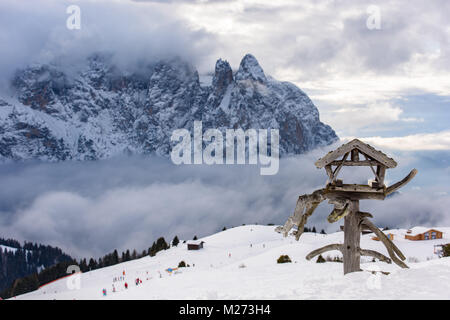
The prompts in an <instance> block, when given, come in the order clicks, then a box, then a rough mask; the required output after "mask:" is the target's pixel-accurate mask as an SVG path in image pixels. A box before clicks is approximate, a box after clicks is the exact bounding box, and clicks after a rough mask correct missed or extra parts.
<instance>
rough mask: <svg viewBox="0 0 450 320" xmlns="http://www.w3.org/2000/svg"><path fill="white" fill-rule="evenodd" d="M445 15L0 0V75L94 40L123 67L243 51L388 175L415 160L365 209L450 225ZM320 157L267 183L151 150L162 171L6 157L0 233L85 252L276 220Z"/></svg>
mask: <svg viewBox="0 0 450 320" xmlns="http://www.w3.org/2000/svg"><path fill="white" fill-rule="evenodd" d="M71 5H77V6H78V7H79V8H80V12H81V24H80V27H81V29H79V30H69V29H68V28H67V26H66V22H67V19H68V17H69V16H70V14H68V13H67V12H66V10H67V8H68V7H69V6H71ZM448 12H450V3H449V2H448V1H446V0H441V1H439V0H435V1H431V2H424V1H409V2H404V1H358V0H355V1H325V0H324V1H312V0H311V1H297V0H277V1H265V0H236V1H233V0H230V1H225V0H210V1H207V0H197V1H189V0H172V1H163V0H159V1H158V0H154V1H146V0H135V1H132V0H115V1H111V0H108V1H106V0H92V1H87V0H79V1H76V0H73V1H63V0H39V1H35V0H24V1H13V0H6V1H1V2H0V43H2V45H1V46H0V70H1V72H0V84H1V85H2V86H3V87H5V84H6V83H7V81H8V79H9V77H10V76H11V74H12V73H13V72H14V71H15V70H16V69H17V68H19V67H23V66H26V65H29V64H31V63H35V62H50V61H60V62H61V63H66V64H67V65H72V64H73V65H74V64H76V63H77V61H78V60H81V59H82V58H83V57H84V56H85V55H87V54H90V53H92V52H94V51H111V52H114V55H115V56H114V57H115V59H116V63H117V64H118V65H120V66H123V67H129V68H132V67H133V64H134V63H135V62H136V61H140V60H149V59H150V60H152V59H158V58H161V57H166V56H167V55H179V56H182V57H183V58H185V59H187V60H189V61H191V62H192V64H194V65H195V66H196V67H197V68H198V70H199V72H200V73H201V74H207V73H209V72H211V71H212V70H213V68H214V64H215V61H216V60H217V59H218V58H223V59H227V60H228V61H229V62H230V64H231V65H232V67H233V68H234V69H237V67H238V65H239V62H240V59H241V58H242V57H243V56H244V54H246V53H252V54H253V55H255V56H256V58H257V59H258V60H259V62H260V64H261V66H262V67H263V68H264V70H265V72H266V74H270V75H272V76H273V77H274V78H276V79H278V80H285V81H291V82H293V83H295V84H296V85H298V86H299V87H300V88H301V89H303V90H304V91H305V92H306V93H307V94H308V95H309V96H310V97H311V99H312V100H313V102H314V103H315V105H316V106H317V107H318V109H319V112H320V114H321V119H322V121H324V122H325V123H327V124H330V125H331V126H332V127H333V128H334V129H335V130H336V132H337V134H338V135H339V136H340V137H341V138H342V139H348V138H351V137H359V138H364V139H365V141H367V142H369V143H372V144H374V145H376V146H378V147H380V148H383V150H385V151H386V152H388V153H390V154H391V155H393V156H395V158H396V160H398V162H399V164H400V165H399V168H398V169H396V171H397V173H393V176H392V180H391V181H394V180H395V178H397V179H400V178H402V175H405V174H407V173H408V172H409V170H410V169H411V168H412V167H417V168H418V169H419V175H418V176H417V178H416V180H415V181H416V183H415V185H413V186H411V187H408V189H407V190H408V192H411V195H406V193H405V194H403V195H400V196H397V197H393V198H392V199H390V201H385V202H380V203H377V204H374V203H368V204H367V206H368V207H370V208H372V207H373V208H374V210H379V211H380V215H379V218H377V219H379V223H381V224H386V225H387V224H391V225H393V226H394V225H401V226H404V227H407V226H408V225H412V224H423V225H433V224H440V223H447V225H450V221H449V219H448V217H449V212H448V209H447V208H448V206H449V204H450V196H449V195H448V192H450V190H449V187H448V186H447V185H448V181H449V178H450V164H449V155H450V127H449V123H450V75H449V70H450V55H449V54H450V40H449V39H450V20H449V19H448ZM375 22H376V23H375ZM374 23H375V24H374ZM377 23H378V24H377ZM322 151H323V152H325V151H326V150H322ZM320 156H321V154H320V152H318V153H313V154H310V155H307V156H306V157H303V158H296V159H287V160H284V161H283V162H282V163H281V164H280V174H279V175H277V176H276V177H273V178H270V177H266V178H262V177H260V176H259V175H258V174H257V170H253V169H251V168H250V169H235V168H233V169H223V171H222V169H221V171H220V172H216V171H214V170H211V169H204V170H203V169H198V168H194V169H193V168H184V169H179V168H173V167H172V166H170V165H168V164H165V163H160V162H158V160H154V161H152V163H153V165H154V166H156V168H158V169H159V171H158V172H164V174H160V175H156V174H152V173H151V172H153V171H155V169H152V167H150V166H149V165H148V164H147V162H146V161H143V160H142V159H132V160H130V159H120V160H115V161H119V162H114V161H106V162H100V163H96V164H76V165H75V164H73V163H69V164H51V165H50V164H36V163H32V164H27V165H23V166H17V165H15V166H11V165H8V166H2V167H1V168H0V173H1V177H2V182H1V183H2V188H1V190H0V199H1V201H2V202H1V204H0V212H1V216H0V219H1V221H0V222H1V224H0V236H1V235H2V234H4V235H7V236H12V237H16V238H19V239H21V240H31V241H42V242H45V243H50V244H55V245H60V246H62V247H64V248H66V249H67V250H68V251H70V253H73V254H75V255H88V254H102V253H105V252H107V251H109V250H112V249H114V248H116V247H117V248H121V249H124V248H127V247H139V248H142V249H143V248H144V247H145V246H147V244H146V245H142V243H144V242H145V243H148V242H150V241H153V240H154V239H155V238H156V237H157V236H160V235H166V236H167V237H169V236H173V235H174V234H179V235H182V236H185V237H191V236H193V234H194V233H197V234H198V235H205V234H208V233H211V232H214V231H216V230H218V229H219V228H220V229H221V227H223V225H237V224H241V223H252V222H260V223H268V222H275V223H282V222H283V219H284V218H285V217H287V216H288V215H289V214H290V213H291V211H292V209H293V207H294V205H295V199H296V197H297V196H298V195H299V194H301V193H306V192H310V191H312V190H314V189H315V188H317V187H319V186H321V185H322V184H323V183H324V181H323V180H324V177H323V173H319V172H317V171H316V170H315V169H314V168H313V167H312V163H313V162H314V159H316V158H317V157H320ZM306 163H310V165H309V166H308V165H306ZM119 164H120V165H119ZM134 166H139V167H140V168H143V169H145V170H147V171H148V172H149V173H148V174H146V175H142V174H139V173H137V172H138V171H136V170H134V169H133V168H134ZM299 166H300V167H303V168H308V169H304V170H296V169H295V168H297V167H299ZM117 167H120V168H122V169H121V170H120V171H119V172H117V171H116V170H115V169H114V168H117ZM227 170H231V171H227ZM241 170H242V171H241ZM113 171H114V173H116V175H117V176H116V177H115V179H112V178H110V176H111V172H113ZM290 172H296V174H294V175H292V174H290ZM241 176H245V177H247V179H244V180H242V181H241V179H237V177H239V178H240V177H241ZM82 178H84V179H82ZM233 178H236V179H234V180H233ZM236 180H239V183H237V184H236V182H235V181H236ZM255 185H257V186H258V187H257V188H256V189H255ZM6 186H7V187H6ZM174 194H176V195H180V202H177V201H173V199H172V197H173V195H174ZM243 194H246V195H247V196H246V197H245V198H242V195H243ZM236 199H238V200H236ZM239 199H240V200H239ZM125 200H126V201H125ZM169 204H170V205H169ZM321 208H322V209H320V210H322V211H321V212H322V213H321V214H318V218H314V219H313V220H312V222H314V223H316V225H317V226H319V225H320V226H321V227H324V228H327V230H333V228H335V227H336V226H334V225H333V226H329V225H327V224H325V223H324V220H325V217H326V215H325V213H326V212H327V211H329V207H326V206H321ZM405 208H407V209H405ZM148 212H151V213H152V214H151V215H148ZM162 212H164V213H162ZM167 217H169V218H167ZM272 217H273V219H272ZM413 217H414V218H413ZM73 226H77V227H73ZM335 229H336V228H335ZM99 230H101V232H99ZM123 233H125V234H128V235H129V236H124V235H123ZM77 239H78V240H77ZM150 244H151V243H148V245H150Z"/></svg>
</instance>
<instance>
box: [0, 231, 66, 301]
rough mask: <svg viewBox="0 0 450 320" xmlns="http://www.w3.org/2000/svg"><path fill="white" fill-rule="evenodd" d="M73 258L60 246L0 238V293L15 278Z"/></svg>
mask: <svg viewBox="0 0 450 320" xmlns="http://www.w3.org/2000/svg"><path fill="white" fill-rule="evenodd" d="M71 260H73V259H72V258H71V257H70V256H69V255H67V254H65V253H64V252H63V251H62V250H61V249H60V248H57V247H51V246H48V245H47V246H46V245H42V244H36V243H30V242H25V243H24V244H23V245H22V244H20V242H19V241H17V240H14V239H2V238H0V293H1V292H2V291H3V290H5V289H7V288H8V287H10V286H11V285H12V284H13V283H14V281H15V280H16V279H19V278H22V277H25V276H27V275H31V274H34V273H38V272H40V271H42V270H44V269H46V268H48V267H51V266H53V265H56V264H58V263H60V262H67V261H71ZM22 292H24V291H22Z"/></svg>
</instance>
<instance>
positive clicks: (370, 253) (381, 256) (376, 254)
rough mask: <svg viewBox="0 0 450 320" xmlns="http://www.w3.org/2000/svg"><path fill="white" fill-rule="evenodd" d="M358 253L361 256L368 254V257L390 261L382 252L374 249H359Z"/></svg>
mask: <svg viewBox="0 0 450 320" xmlns="http://www.w3.org/2000/svg"><path fill="white" fill-rule="evenodd" d="M359 253H360V254H361V255H362V256H369V257H374V258H377V259H378V260H380V261H384V262H386V263H392V260H391V259H389V258H388V257H386V256H385V255H384V254H381V253H379V252H377V251H374V250H367V249H359Z"/></svg>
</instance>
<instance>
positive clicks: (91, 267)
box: [88, 258, 97, 270]
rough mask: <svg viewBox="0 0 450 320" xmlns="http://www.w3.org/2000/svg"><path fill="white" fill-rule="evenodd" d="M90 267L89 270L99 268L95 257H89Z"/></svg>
mask: <svg viewBox="0 0 450 320" xmlns="http://www.w3.org/2000/svg"><path fill="white" fill-rule="evenodd" d="M88 267H89V270H95V269H97V262H96V261H95V260H94V258H90V259H89V264H88Z"/></svg>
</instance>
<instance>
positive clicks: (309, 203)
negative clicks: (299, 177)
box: [275, 189, 325, 240]
mask: <svg viewBox="0 0 450 320" xmlns="http://www.w3.org/2000/svg"><path fill="white" fill-rule="evenodd" d="M324 191H325V190H324V189H319V190H316V191H314V192H313V193H312V194H305V195H302V196H300V197H298V200H297V204H296V206H295V210H294V213H293V214H292V216H290V217H289V218H288V219H287V221H286V223H285V224H284V226H283V227H277V228H276V229H275V231H277V232H279V233H283V235H284V236H285V237H287V235H288V233H289V230H291V229H292V227H293V226H297V233H296V235H295V238H296V240H298V239H299V238H300V236H301V235H302V234H303V230H304V227H305V224H306V222H307V221H308V217H309V216H311V215H312V214H313V212H314V210H315V209H316V208H317V206H318V205H319V204H320V203H321V202H322V201H324V200H325V198H324V196H323V194H324Z"/></svg>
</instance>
